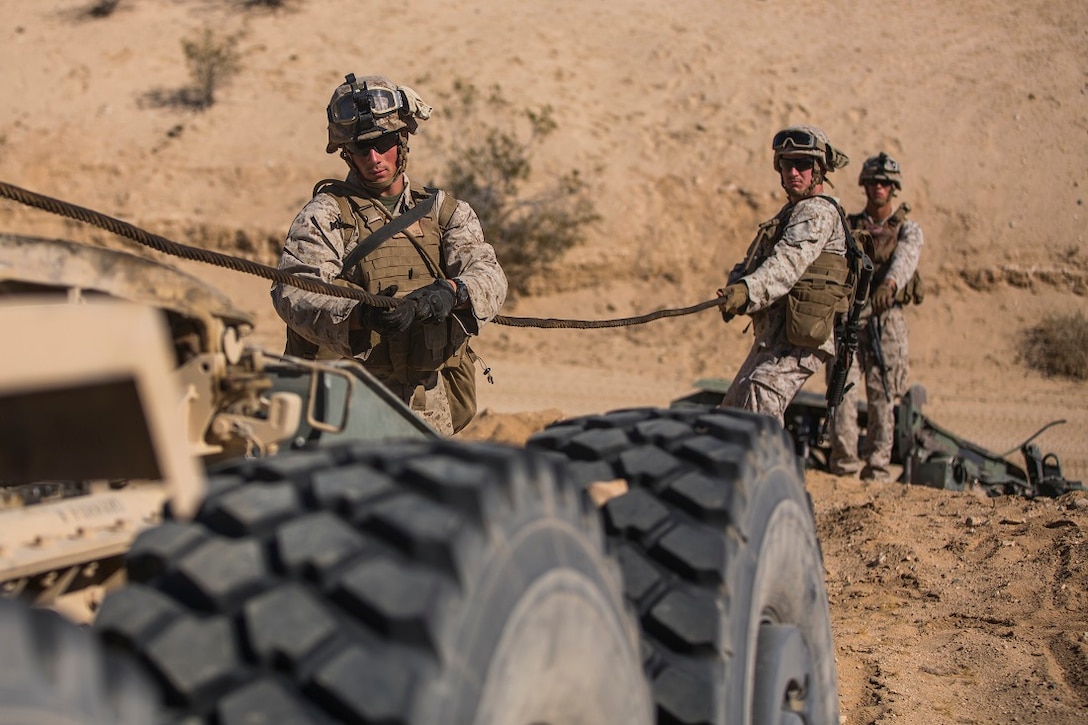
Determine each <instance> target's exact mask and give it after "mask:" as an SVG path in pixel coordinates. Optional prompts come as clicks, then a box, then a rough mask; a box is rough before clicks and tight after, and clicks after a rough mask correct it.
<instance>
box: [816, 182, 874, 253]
mask: <svg viewBox="0 0 1088 725" xmlns="http://www.w3.org/2000/svg"><path fill="white" fill-rule="evenodd" d="M813 196H815V197H816V198H818V199H823V200H824V201H826V202H828V203H829V204H831V206H833V207H835V211H837V212H838V213H839V219H841V220H842V230H843V232H845V233H846V256H847V257H850V256H853V257H854V258H855V259H860V258H861V257H862V256H863V255H864V252H862V250H861V247H860V246H859V245H858V240H857V239H855V238H854V230H853V228H852V227H851V226H850V222H849V221H847V219H846V212H845V211H843V208H842V205H841V204H839V202H838V201H836V200H835V198H834V197H831V196H828V195H826V194H813Z"/></svg>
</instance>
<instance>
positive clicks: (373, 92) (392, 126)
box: [325, 73, 431, 154]
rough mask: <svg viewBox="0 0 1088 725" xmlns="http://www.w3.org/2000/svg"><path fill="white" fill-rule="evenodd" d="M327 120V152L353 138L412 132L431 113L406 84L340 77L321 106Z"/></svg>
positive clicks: (353, 139) (386, 79)
mask: <svg viewBox="0 0 1088 725" xmlns="http://www.w3.org/2000/svg"><path fill="white" fill-rule="evenodd" d="M325 112H326V115H327V116H328V120H329V142H328V145H326V146H325V151H326V152H327V153H330V154H331V153H334V152H335V151H336V150H337V149H338V148H340V147H341V146H343V145H344V144H346V143H351V142H353V141H370V140H372V139H375V138H378V137H379V136H384V135H385V134H388V133H399V132H400V131H401V130H402V129H407V130H408V133H415V132H416V130H417V129H418V128H419V121H425V120H427V119H428V118H430V116H431V107H430V106H428V105H427V104H426V103H424V102H423V99H422V98H420V97H419V94H418V93H416V92H415V91H413V90H412V89H411V88H408V87H407V86H398V85H397V84H395V83H393V81H391V80H389V79H388V78H386V77H385V76H379V75H371V76H363V77H362V78H358V79H357V78H356V77H355V74H354V73H348V74H347V75H346V76H344V82H343V83H341V84H340V85H339V86H337V87H336V90H335V91H333V94H332V98H331V99H330V100H329V105H328V106H327V107H326V109H325Z"/></svg>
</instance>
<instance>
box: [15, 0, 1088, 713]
mask: <svg viewBox="0 0 1088 725" xmlns="http://www.w3.org/2000/svg"><path fill="white" fill-rule="evenodd" d="M90 5H91V3H90V2H89V0H78V1H76V0H72V1H62V0H52V1H50V2H42V3H27V2H19V1H18V0H0V13H2V15H3V17H4V18H5V23H4V24H3V26H2V27H0V98H3V99H4V102H3V103H2V104H0V179H2V180H4V181H8V182H11V183H15V184H18V185H21V186H24V187H27V188H30V189H33V190H35V191H40V192H43V193H46V194H50V195H53V196H56V197H59V198H62V199H65V200H69V201H72V202H75V203H78V204H81V205H83V206H86V207H90V208H93V209H97V210H100V211H103V212H106V213H109V214H112V215H114V216H117V217H120V218H123V219H125V220H127V221H130V222H133V223H136V224H139V225H142V226H145V227H147V228H148V229H151V230H152V231H156V232H159V233H162V234H166V235H170V236H173V237H175V238H178V239H181V240H184V241H188V242H191V243H198V244H203V245H207V246H210V247H215V248H221V249H228V250H233V251H237V252H239V253H242V254H245V255H246V256H249V257H252V258H258V259H263V260H265V261H269V260H271V259H273V258H274V253H275V249H276V247H277V245H278V244H279V241H280V240H281V239H282V235H283V233H284V231H285V229H286V228H287V225H288V224H289V222H290V219H291V218H292V216H293V215H294V213H295V211H296V210H297V209H298V207H299V206H300V205H301V204H302V203H303V202H304V201H305V199H307V198H308V196H309V193H310V188H311V186H312V184H313V182H315V181H316V180H318V179H320V178H323V177H326V176H333V175H338V174H340V173H341V169H340V166H339V165H338V162H337V161H336V159H335V158H334V157H329V156H326V155H325V154H324V153H323V145H324V137H323V134H324V130H323V123H324V110H323V109H324V104H325V103H326V101H327V98H328V95H329V93H330V91H331V89H332V87H333V86H334V85H335V84H336V83H337V82H338V81H339V80H340V78H341V77H342V76H343V74H344V73H346V72H348V71H354V72H371V71H377V72H384V73H387V74H389V75H391V76H393V77H394V78H396V79H398V80H400V81H401V82H406V83H409V84H411V85H413V86H414V87H416V89H417V90H418V91H420V93H421V94H422V95H423V96H424V98H427V99H429V100H431V102H432V103H435V104H436V105H438V103H437V101H438V100H439V99H441V98H442V97H443V95H444V94H448V93H449V91H450V88H451V87H452V83H453V80H454V79H455V78H466V79H469V80H471V81H472V82H474V83H476V84H477V85H479V86H481V87H488V86H490V85H492V84H499V85H500V86H501V87H502V88H503V91H504V93H505V95H506V96H507V97H508V98H509V99H510V100H511V101H513V102H514V103H515V104H517V105H523V106H539V105H542V104H550V105H551V106H552V107H553V108H554V109H556V111H557V120H558V121H559V124H560V129H559V132H558V133H557V134H556V135H555V136H553V137H552V138H551V139H549V141H548V142H547V143H546V145H545V146H544V147H543V148H542V149H541V152H540V154H539V156H538V157H537V158H536V159H535V161H536V168H537V172H538V175H539V176H540V177H547V176H549V175H551V174H553V173H559V172H563V171H566V170H568V169H571V168H578V169H580V170H581V171H582V173H583V174H584V175H585V176H586V178H588V179H589V180H590V181H591V183H592V185H593V187H594V189H595V190H596V191H597V192H598V209H599V211H600V212H601V214H602V217H603V218H602V221H601V222H600V224H598V225H596V226H595V227H594V228H592V229H590V230H588V232H587V243H586V244H585V245H584V246H583V247H582V248H579V249H576V250H574V251H573V252H572V253H570V254H569V255H568V256H567V257H566V258H565V259H564V260H563V263H562V264H561V265H560V266H559V267H558V268H557V269H556V270H555V272H554V274H551V275H549V276H547V277H546V278H541V279H539V280H536V281H535V283H534V289H535V290H536V293H535V294H533V295H532V296H529V297H526V298H523V299H521V300H518V301H517V303H516V304H512V305H510V306H509V307H508V309H507V310H505V312H507V313H508V314H513V315H522V316H540V317H549V316H553V317H584V318H594V319H597V318H610V317H621V316H628V315H632V314H640V313H644V312H647V311H650V310H652V309H657V308H661V307H681V306H686V305H691V304H694V303H696V302H699V301H702V300H704V299H708V298H709V297H710V296H711V295H712V293H713V290H714V289H715V288H716V287H717V286H719V285H720V283H721V279H722V270H723V269H725V268H727V267H728V266H730V265H731V264H732V263H733V262H734V261H735V260H736V258H737V257H738V256H739V255H740V254H741V253H742V251H743V249H744V248H745V246H746V245H747V243H748V241H749V239H750V237H751V234H752V230H753V228H754V225H755V223H756V222H758V221H759V220H760V219H762V218H766V217H768V216H770V215H771V214H773V213H774V211H775V210H776V209H777V207H778V205H779V204H780V203H781V195H780V190H779V189H778V188H777V182H776V179H775V176H774V174H773V172H772V171H771V170H770V160H769V153H768V150H767V148H766V146H767V144H768V139H769V137H770V135H771V134H772V133H773V132H774V131H775V130H776V129H777V128H779V127H781V126H783V125H786V124H788V123H795V122H806V121H809V122H814V123H816V124H817V125H820V126H822V127H823V128H825V129H826V130H827V132H828V133H829V135H830V136H831V138H832V140H833V142H835V143H836V144H838V145H839V146H841V147H842V148H843V149H844V150H845V151H846V152H847V153H848V154H850V155H851V156H852V157H853V159H854V163H853V164H852V165H851V166H850V167H848V168H847V169H846V170H845V171H844V172H843V173H842V174H839V175H837V176H838V177H839V178H838V179H837V180H836V184H837V185H836V188H835V189H834V193H837V194H839V195H840V197H841V198H842V200H843V202H844V203H845V204H846V205H847V206H848V207H849V208H856V207H857V206H859V205H860V203H861V199H862V196H861V194H860V192H859V190H858V188H857V187H856V185H855V182H856V173H857V168H858V167H859V166H860V162H861V160H862V159H864V157H865V156H867V155H869V154H872V153H875V152H876V151H878V150H881V149H883V150H887V151H888V152H890V153H891V154H893V155H894V156H896V157H897V158H898V159H899V160H900V161H901V162H902V163H903V165H904V167H905V171H906V190H905V193H904V195H903V198H904V199H906V200H908V201H910V202H911V203H912V205H913V207H914V210H915V211H914V218H916V219H918V220H919V221H920V223H921V224H922V226H923V229H924V230H925V233H926V240H927V245H926V248H925V251H924V255H923V260H922V271H923V273H924V274H925V275H926V278H927V280H929V281H930V283H931V294H930V297H929V298H928V299H927V301H926V304H924V305H923V306H921V307H917V308H912V309H910V310H909V320H910V323H911V326H912V342H911V344H912V364H913V374H912V378H913V379H914V380H915V381H917V382H919V383H921V384H923V385H925V387H926V388H927V390H928V391H929V398H930V403H929V407H928V412H929V414H930V415H931V417H933V418H934V419H935V420H937V421H939V422H940V423H941V424H942V425H944V426H945V427H947V428H950V429H952V430H954V431H956V432H959V433H961V434H962V435H964V436H967V437H968V438H970V439H971V440H973V441H975V442H977V443H979V444H981V445H984V446H986V447H988V448H990V449H992V450H996V451H1004V450H1007V449H1009V448H1012V447H1013V446H1015V445H1016V444H1017V443H1019V442H1020V441H1021V440H1023V439H1024V438H1026V437H1027V436H1029V435H1031V434H1032V433H1033V432H1034V431H1035V430H1037V429H1038V428H1039V427H1041V426H1042V425H1044V424H1045V423H1047V422H1049V421H1051V420H1054V419H1058V418H1064V419H1067V420H1068V423H1067V424H1066V425H1065V426H1061V427H1056V428H1053V429H1051V430H1050V431H1048V432H1047V433H1045V434H1044V435H1043V436H1042V437H1041V438H1040V439H1039V440H1038V441H1037V442H1038V443H1039V444H1040V446H1041V447H1042V448H1043V449H1044V450H1053V451H1055V452H1056V453H1058V454H1059V455H1060V456H1061V458H1062V461H1063V463H1064V464H1065V468H1066V474H1067V475H1068V476H1070V477H1073V478H1080V479H1088V435H1086V432H1088V385H1086V384H1085V383H1073V382H1068V381H1063V380H1049V379H1045V378H1042V377H1041V376H1039V375H1038V374H1036V373H1033V372H1031V371H1029V370H1027V369H1026V368H1025V367H1024V366H1023V365H1022V364H1021V363H1020V362H1019V359H1018V347H1017V341H1018V339H1019V336H1020V335H1021V334H1022V332H1023V330H1024V329H1025V328H1027V327H1030V326H1031V325H1033V324H1036V323H1038V321H1040V320H1041V319H1042V318H1043V317H1044V316H1045V315H1047V314H1049V313H1054V312H1058V313H1071V312H1074V311H1082V310H1085V309H1086V307H1088V305H1086V304H1085V295H1086V294H1088V241H1086V239H1085V234H1084V231H1083V229H1084V221H1085V219H1084V215H1085V214H1086V213H1088V212H1086V210H1085V208H1084V200H1085V197H1086V196H1088V145H1086V143H1085V141H1086V140H1088V139H1086V132H1088V72H1086V69H1088V5H1085V4H1084V3H1083V2H1079V1H1078V0H1058V1H1057V2H1053V1H1048V0H1020V1H1018V2H1013V1H1012V0H961V1H960V2H957V3H946V2H940V1H939V0H916V1H915V2H911V3H896V2H892V3H881V4H879V5H874V4H867V3H858V2H848V1H847V0H826V1H825V2H822V3H819V4H809V5H803V4H802V5H799V4H797V3H787V2H783V1H781V0H748V1H747V2H743V3H721V2H719V1H714V0H678V1H677V2H672V3H667V4H655V3H649V2H645V0H615V1H614V2H611V3H607V4H603V3H602V4H593V3H578V2H572V1H570V0H534V2H503V3H500V2H493V3H479V2H477V3H468V2H461V1H460V0H453V1H452V2H451V1H446V2H439V1H438V0H417V1H415V2H411V3H401V4H396V5H389V4H380V3H376V2H362V3H360V2H358V0H355V1H353V2H347V1H346V0H322V2H305V0H297V1H296V2H294V3H292V4H290V9H289V10H287V11H281V12H261V11H244V10H242V9H241V7H240V6H241V4H240V3H236V2H228V1H227V0H192V1H188V2H183V1H182V0H162V1H160V2H154V3H152V2H137V1H136V0H127V1H123V2H122V3H121V4H120V7H119V9H118V11H117V12H116V13H115V14H114V15H112V16H111V17H108V18H104V19H100V20H90V19H87V18H86V17H83V16H82V15H81V11H82V10H85V9H86V8H87V7H89V6H90ZM205 26H211V27H215V28H216V29H218V30H219V31H222V32H238V33H241V36H240V41H239V48H240V50H241V51H242V53H243V58H242V60H243V70H242V72H241V74H240V75H239V76H238V77H237V78H235V79H234V81H233V83H231V84H230V85H229V86H228V87H226V88H224V89H223V91H222V92H221V93H220V94H219V97H218V101H217V103H216V104H215V105H214V106H212V108H210V109H209V110H207V111H206V112H204V113H193V112H190V111H186V110H184V109H180V108H177V107H170V106H162V105H161V104H157V103H156V102H155V99H156V98H161V97H163V96H164V95H169V94H170V93H171V92H173V91H176V90H177V89H179V88H181V87H183V86H184V85H185V84H186V83H187V82H188V74H187V71H186V69H185V66H184V62H183V58H182V54H181V50H180V41H181V39H182V38H183V37H188V36H190V35H192V34H193V33H194V32H196V31H198V30H199V29H201V28H202V27H205ZM455 132H456V131H455V130H454V129H451V128H449V127H448V126H447V127H443V125H442V121H441V119H440V118H438V117H436V119H435V120H434V121H432V122H430V125H425V126H424V128H423V132H422V133H421V134H420V136H419V137H418V138H417V140H416V141H415V142H414V143H413V157H412V167H411V168H412V172H413V174H414V175H416V176H417V177H418V178H421V179H430V178H433V177H438V178H439V179H440V173H441V170H442V168H443V166H444V163H445V160H446V158H445V153H446V149H447V148H448V145H447V144H446V143H445V141H446V140H448V139H449V138H450V134H452V133H455ZM0 228H3V229H5V230H8V231H21V232H25V233H40V234H56V235H62V236H68V237H76V238H97V239H102V238H104V235H101V234H97V233H92V232H89V231H88V230H86V229H83V228H80V227H78V226H76V225H74V224H70V223H67V222H64V221H62V220H59V219H56V218H53V217H48V216H45V215H42V214H41V213H38V212H33V211H29V210H25V209H22V208H18V207H16V206H15V205H13V204H11V203H8V202H0ZM201 274H203V275H204V276H206V277H208V278H210V279H212V280H213V281H216V282H217V283H219V284H221V285H222V286H224V287H225V288H226V289H229V290H230V291H231V293H232V294H234V295H235V296H236V297H237V299H238V301H239V303H241V304H242V305H244V306H246V307H248V308H249V309H251V310H253V312H254V314H255V315H256V317H257V320H258V331H257V335H256V336H255V340H256V341H257V342H258V343H259V344H263V345H267V346H268V347H271V348H278V347H279V346H280V345H281V344H282V340H283V334H282V329H281V328H280V327H279V326H278V324H277V321H276V320H275V318H274V316H273V315H272V314H271V312H270V310H269V308H268V305H267V297H266V290H267V285H266V284H265V283H263V282H261V281H259V280H249V279H236V278H235V277H236V276H232V275H231V274H230V273H226V272H218V271H215V270H203V271H201ZM749 342H750V338H749V337H747V336H745V334H744V332H743V324H742V323H741V322H739V321H737V322H734V323H733V324H732V325H730V326H724V325H722V323H721V321H720V320H719V319H718V318H717V316H716V315H715V314H714V313H713V312H706V313H703V314H702V315H699V316H695V317H686V318H677V319H670V320H662V321H658V322H655V323H652V324H650V325H646V326H644V327H639V328H624V329H620V330H609V331H553V330H527V329H521V328H518V329H513V328H503V327H498V326H492V327H490V328H488V329H486V330H485V332H484V334H483V335H482V337H481V339H480V340H479V341H478V345H477V347H478V349H479V351H480V352H481V353H482V354H483V356H484V358H485V360H486V361H487V362H488V364H490V365H491V367H492V369H493V373H494V377H495V384H494V385H493V386H486V385H485V386H484V387H483V390H482V392H481V403H482V406H483V407H485V408H488V409H489V410H490V411H491V412H490V413H489V415H488V416H485V417H484V419H483V421H482V422H483V423H487V425H486V426H481V428H479V429H478V431H477V433H478V434H479V435H493V436H496V437H506V438H517V437H519V436H524V435H526V434H527V433H526V430H529V429H533V428H535V427H539V426H541V425H544V424H545V423H546V422H548V421H549V420H550V419H554V418H556V417H559V416H562V415H573V414H578V413H583V412H593V411H599V410H606V409H611V408H616V407H623V406H625V405H647V404H649V405H656V404H662V405H663V404H667V402H668V401H669V400H671V399H673V398H674V397H676V396H677V395H680V394H683V393H684V392H686V391H687V390H689V389H690V386H691V383H692V381H693V380H695V379H696V378H698V377H703V376H725V377H728V376H731V375H732V373H733V372H734V371H735V370H736V367H737V366H738V365H739V363H740V361H741V359H742V358H743V356H744V354H745V352H746V350H747V346H748V344H749ZM813 387H815V388H817V389H818V387H819V385H818V382H815V383H814V385H813ZM513 413H523V414H525V415H520V416H514V417H510V416H508V415H504V414H513ZM500 428H501V429H502V430H500ZM809 485H810V487H811V489H812V491H813V494H814V497H815V499H816V505H817V513H818V515H819V519H820V522H821V531H822V533H823V534H824V538H825V544H824V546H825V552H826V553H827V557H828V572H829V588H830V591H831V595H832V600H833V611H834V616H835V626H836V635H837V638H838V647H839V654H840V673H841V675H842V694H843V712H844V715H845V716H846V720H847V722H850V723H867V722H877V721H879V722H901V723H908V722H909V723H934V722H941V723H945V722H947V723H956V722H1013V721H1018V722H1040V723H1042V722H1048V723H1049V722H1069V723H1072V722H1081V721H1083V720H1084V719H1085V716H1086V715H1088V710H1086V709H1085V708H1086V706H1088V684H1086V681H1085V677H1084V674H1083V673H1084V672H1086V671H1088V644H1086V643H1085V639H1084V636H1083V633H1085V632H1088V618H1086V615H1085V604H1086V596H1088V595H1086V594H1085V590H1086V586H1088V574H1086V571H1088V569H1086V567H1088V564H1086V557H1088V552H1086V550H1085V546H1086V545H1085V543H1084V535H1085V530H1086V527H1088V515H1086V514H1085V509H1084V508H1083V507H1081V508H1076V507H1075V502H1072V501H1065V502H1020V501H1001V502H985V501H978V500H976V499H974V498H972V497H969V496H958V495H951V494H946V493H943V492H932V491H919V490H914V489H911V490H906V489H902V488H899V487H885V488H879V487H866V486H864V485H862V484H860V483H857V482H849V481H837V480H834V479H825V478H820V477H816V478H814V479H813V480H810V482H809ZM1008 522H1012V523H1008ZM921 532H924V535H923V536H920V533H921Z"/></svg>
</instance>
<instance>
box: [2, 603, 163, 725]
mask: <svg viewBox="0 0 1088 725" xmlns="http://www.w3.org/2000/svg"><path fill="white" fill-rule="evenodd" d="M0 642H3V643H4V657H3V660H2V664H0V722H2V723H4V724H5V725H118V724H119V725H148V723H153V722H156V720H157V714H156V713H157V711H158V710H157V708H158V693H157V691H156V689H155V687H154V685H153V683H152V682H151V680H150V679H148V678H146V677H145V676H144V675H143V673H142V672H140V671H139V669H138V668H137V666H136V664H135V663H134V662H131V661H130V660H129V659H128V658H127V657H125V656H124V655H122V654H121V653H114V652H109V651H107V649H106V648H105V647H104V646H103V644H102V643H101V642H99V641H98V640H97V639H96V638H95V637H94V636H93V633H92V632H91V631H90V630H88V629H87V628H85V627H80V626H78V625H76V624H73V623H72V622H70V621H68V620H66V619H64V618H63V617H61V616H60V615H59V614H57V613H56V612H53V611H51V610H46V609H32V608H31V607H30V606H28V605H27V604H26V603H24V602H21V601H16V600H11V599H0Z"/></svg>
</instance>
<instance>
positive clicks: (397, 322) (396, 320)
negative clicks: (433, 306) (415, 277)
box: [359, 285, 418, 335]
mask: <svg viewBox="0 0 1088 725" xmlns="http://www.w3.org/2000/svg"><path fill="white" fill-rule="evenodd" d="M382 292H383V293H384V296H386V297H392V296H393V295H395V294H396V293H397V285H391V286H389V287H388V288H386V289H385V290H382ZM417 308H418V305H417V304H416V302H415V300H409V299H408V298H405V299H403V300H401V301H400V303H399V304H397V306H396V307H374V306H372V305H367V304H362V305H359V309H360V310H361V314H362V321H363V325H365V326H366V327H369V328H370V329H372V330H374V331H375V332H377V333H378V334H380V335H392V334H397V333H402V332H405V331H406V330H407V329H408V328H409V327H410V326H411V324H412V323H413V322H414V321H415V319H416V317H417V313H418V309H417Z"/></svg>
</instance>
